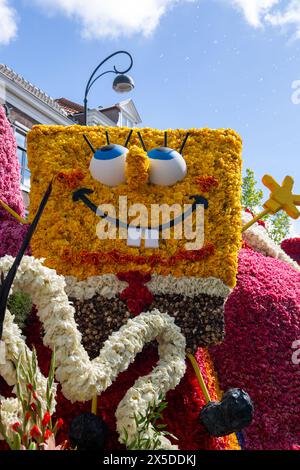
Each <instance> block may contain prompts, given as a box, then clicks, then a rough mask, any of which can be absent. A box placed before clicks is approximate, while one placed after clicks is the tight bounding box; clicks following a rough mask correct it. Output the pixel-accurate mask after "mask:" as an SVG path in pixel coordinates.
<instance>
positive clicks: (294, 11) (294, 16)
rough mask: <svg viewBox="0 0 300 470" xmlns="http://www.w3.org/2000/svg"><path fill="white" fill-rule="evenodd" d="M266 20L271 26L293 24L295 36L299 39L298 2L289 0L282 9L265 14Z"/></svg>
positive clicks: (299, 6) (299, 4) (299, 15)
mask: <svg viewBox="0 0 300 470" xmlns="http://www.w3.org/2000/svg"><path fill="white" fill-rule="evenodd" d="M266 21H268V22H269V23H271V24H272V25H273V26H294V27H295V28H296V33H295V38H298V39H300V2H299V0H291V1H290V2H289V4H288V6H287V7H286V9H285V10H284V11H274V12H273V13H272V12H271V13H269V14H267V15H266Z"/></svg>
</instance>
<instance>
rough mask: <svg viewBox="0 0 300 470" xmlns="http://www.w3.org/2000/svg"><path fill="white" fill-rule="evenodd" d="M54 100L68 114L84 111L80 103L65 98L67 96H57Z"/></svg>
mask: <svg viewBox="0 0 300 470" xmlns="http://www.w3.org/2000/svg"><path fill="white" fill-rule="evenodd" d="M55 101H56V103H58V104H59V106H61V107H62V108H63V109H64V110H65V111H66V112H67V114H68V115H73V114H78V113H83V112H84V107H83V106H82V105H81V104H78V103H75V102H74V101H70V100H67V98H58V99H56V100H55Z"/></svg>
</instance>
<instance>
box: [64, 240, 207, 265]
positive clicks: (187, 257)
mask: <svg viewBox="0 0 300 470" xmlns="http://www.w3.org/2000/svg"><path fill="white" fill-rule="evenodd" d="M214 252H215V247H214V245H213V244H212V243H208V244H207V245H205V246H204V247H203V248H201V249H200V250H195V251H192V250H189V251H187V250H183V249H180V250H178V251H177V253H175V255H172V256H170V257H169V258H164V257H162V256H161V255H158V254H156V255H155V254H153V255H150V256H137V255H129V254H126V253H120V252H119V251H117V250H112V251H109V252H107V253H106V252H88V251H81V252H80V253H79V254H78V255H75V256H73V254H72V251H71V250H70V249H65V250H64V252H63V255H62V259H63V261H64V262H72V263H74V261H75V262H76V263H77V264H78V265H80V264H86V265H94V266H99V265H101V264H105V263H108V262H110V263H115V264H118V265H120V264H121V265H122V264H123V265H124V264H128V263H135V264H137V265H139V266H142V265H145V264H146V265H148V266H149V267H150V268H154V267H155V266H157V265H161V266H174V265H176V264H178V263H179V262H181V261H200V260H203V259H205V258H207V257H208V256H211V255H213V254H214Z"/></svg>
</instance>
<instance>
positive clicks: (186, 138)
mask: <svg viewBox="0 0 300 470" xmlns="http://www.w3.org/2000/svg"><path fill="white" fill-rule="evenodd" d="M189 135H190V133H189V132H187V133H186V135H185V138H184V139H183V142H182V144H181V147H180V150H179V153H180V154H181V155H182V152H183V149H184V147H185V144H186V142H187V140H188V138H189Z"/></svg>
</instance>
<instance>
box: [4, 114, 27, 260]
mask: <svg viewBox="0 0 300 470" xmlns="http://www.w3.org/2000/svg"><path fill="white" fill-rule="evenodd" d="M0 198H1V199H2V201H4V202H5V203H6V204H8V205H9V206H10V207H11V208H12V209H13V210H14V211H15V212H17V213H18V214H19V215H21V216H24V205H23V199H22V194H21V190H20V167H19V162H18V158H17V147H16V142H15V138H14V134H13V130H12V128H11V126H10V124H9V122H8V120H7V118H6V115H5V111H4V108H3V107H2V106H0ZM27 229H28V226H23V225H21V224H20V223H19V222H17V221H16V220H15V219H14V218H13V217H12V216H11V215H10V214H8V212H7V211H5V210H4V209H3V208H2V207H1V206H0V257H1V256H4V255H6V254H8V255H11V256H16V254H17V252H18V250H19V248H20V246H21V243H22V240H23V239H24V236H25V233H26V231H27Z"/></svg>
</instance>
